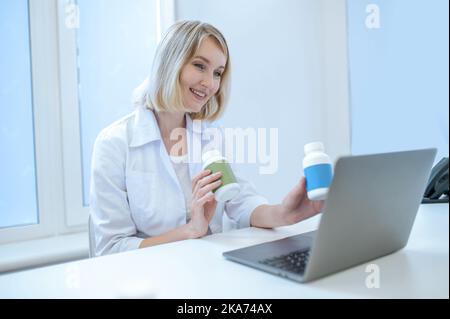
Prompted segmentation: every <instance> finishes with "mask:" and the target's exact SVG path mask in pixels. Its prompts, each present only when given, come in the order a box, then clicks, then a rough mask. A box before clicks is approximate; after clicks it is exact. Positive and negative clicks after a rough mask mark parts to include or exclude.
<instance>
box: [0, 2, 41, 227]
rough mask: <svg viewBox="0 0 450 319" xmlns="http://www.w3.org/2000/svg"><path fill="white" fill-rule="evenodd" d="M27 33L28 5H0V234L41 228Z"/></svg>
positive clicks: (18, 3)
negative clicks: (34, 226) (17, 228)
mask: <svg viewBox="0 0 450 319" xmlns="http://www.w3.org/2000/svg"><path fill="white" fill-rule="evenodd" d="M28 30H29V19H28V1H27V0H6V1H2V2H1V3H0V43H1V46H2V50H1V51H0V69H1V70H2V71H1V73H0V105H1V108H0V112H1V116H0V132H1V134H0V149H1V156H0V163H1V165H0V175H1V180H2V183H1V185H0V228H7V227H13V226H23V225H32V224H37V223H39V214H38V205H37V194H36V191H37V188H36V170H35V154H34V130H33V126H34V123H33V103H32V89H31V63H30V60H31V58H30V35H29V32H28ZM24 199H26V200H24Z"/></svg>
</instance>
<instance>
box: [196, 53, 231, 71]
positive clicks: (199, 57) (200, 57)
mask: <svg viewBox="0 0 450 319" xmlns="http://www.w3.org/2000/svg"><path fill="white" fill-rule="evenodd" d="M194 59H200V60H203V61H205V62H206V63H208V64H211V62H209V60H208V59H207V58H205V57H203V56H201V55H197V56H195V57H194ZM217 69H225V67H224V66H220V67H218V68H217Z"/></svg>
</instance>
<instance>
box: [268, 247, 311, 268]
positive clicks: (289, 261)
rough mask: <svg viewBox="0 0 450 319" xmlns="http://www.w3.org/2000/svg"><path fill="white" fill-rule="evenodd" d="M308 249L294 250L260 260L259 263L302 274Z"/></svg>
mask: <svg viewBox="0 0 450 319" xmlns="http://www.w3.org/2000/svg"><path fill="white" fill-rule="evenodd" d="M308 257H309V250H302V251H294V252H292V253H289V254H287V255H281V256H277V257H273V258H268V259H265V260H261V261H260V263H261V264H264V265H268V266H272V267H276V268H279V269H283V270H286V271H290V272H294V273H297V274H303V273H304V272H305V268H306V264H307V263H308Z"/></svg>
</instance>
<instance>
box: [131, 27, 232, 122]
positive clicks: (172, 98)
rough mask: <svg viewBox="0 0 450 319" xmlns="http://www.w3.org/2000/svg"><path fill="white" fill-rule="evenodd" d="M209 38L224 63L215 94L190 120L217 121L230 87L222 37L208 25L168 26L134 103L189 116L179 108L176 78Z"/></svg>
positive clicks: (181, 102)
mask: <svg viewBox="0 0 450 319" xmlns="http://www.w3.org/2000/svg"><path fill="white" fill-rule="evenodd" d="M210 36H211V37H213V38H214V39H216V41H217V43H218V44H219V46H220V47H221V49H222V51H223V53H224V54H225V57H226V60H227V63H226V65H225V70H224V71H223V73H222V76H221V82H220V86H219V90H218V91H217V93H216V94H215V95H214V96H212V97H211V98H210V99H209V101H208V102H207V103H206V104H205V105H204V106H203V108H202V110H201V111H200V112H198V113H190V115H191V118H192V119H199V120H208V121H213V120H215V119H217V118H219V117H220V115H221V114H222V113H223V110H224V108H225V104H226V102H227V98H228V93H229V85H230V83H229V82H230V56H229V51H228V45H227V42H226V40H225V38H224V36H223V35H222V33H221V32H220V31H219V30H217V29H216V28H215V27H213V26H212V25H210V24H208V23H202V22H200V21H179V22H177V23H175V24H174V25H172V26H171V27H170V28H169V29H168V30H167V32H166V34H165V36H164V37H163V39H162V40H161V42H160V43H159V45H158V47H157V49H156V54H155V58H154V60H153V65H152V71H151V74H150V76H149V77H148V78H147V79H146V80H145V81H144V82H143V83H142V84H141V85H140V86H139V87H138V88H137V89H136V90H135V92H134V96H135V99H134V103H135V105H136V106H142V105H143V106H144V107H147V108H148V109H150V110H154V111H166V112H180V111H181V112H183V111H184V112H189V111H188V110H186V108H185V106H184V105H183V98H182V91H181V84H180V74H181V70H182V68H183V67H184V66H185V65H186V64H187V63H188V62H189V61H190V60H191V59H192V58H193V57H194V55H195V53H196V52H197V50H198V48H199V47H200V44H201V43H202V41H203V39H205V38H207V37H210Z"/></svg>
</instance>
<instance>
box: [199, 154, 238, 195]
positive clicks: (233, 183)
mask: <svg viewBox="0 0 450 319" xmlns="http://www.w3.org/2000/svg"><path fill="white" fill-rule="evenodd" d="M202 162H203V170H210V171H211V174H214V173H217V172H219V171H220V172H222V176H221V178H220V180H221V181H222V184H220V186H219V187H217V188H216V189H214V190H213V193H214V197H215V199H216V200H217V201H218V202H227V201H229V200H231V199H233V198H234V197H235V196H236V195H237V194H239V192H240V190H241V187H240V186H239V183H238V182H237V179H236V177H235V176H234V174H233V171H232V170H231V167H230V164H229V163H228V161H227V159H226V158H225V157H223V156H222V155H221V153H220V152H219V151H217V150H212V151H208V152H205V153H204V154H203V155H202Z"/></svg>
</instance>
